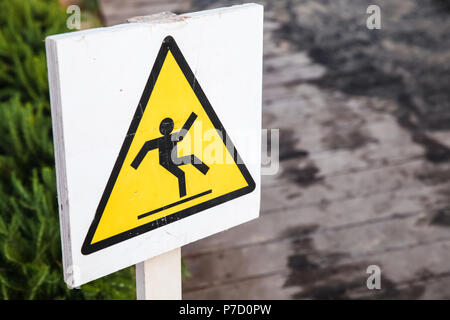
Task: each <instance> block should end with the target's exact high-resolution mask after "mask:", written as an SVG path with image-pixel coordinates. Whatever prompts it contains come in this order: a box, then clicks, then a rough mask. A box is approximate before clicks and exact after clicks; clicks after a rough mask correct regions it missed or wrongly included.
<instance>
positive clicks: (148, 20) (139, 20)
mask: <svg viewBox="0 0 450 320" xmlns="http://www.w3.org/2000/svg"><path fill="white" fill-rule="evenodd" d="M254 8H260V9H261V10H262V8H263V5H261V4H257V3H245V4H241V5H234V6H229V7H222V8H216V9H210V10H203V11H197V12H191V13H183V14H179V15H176V14H172V13H170V12H162V13H158V14H154V15H150V16H143V17H133V18H130V19H128V23H122V24H117V25H114V26H109V27H100V28H93V29H87V30H81V31H75V32H67V33H61V34H55V35H50V36H47V37H46V39H45V40H46V41H59V40H64V39H73V38H77V37H82V36H86V35H94V34H101V33H104V32H110V31H120V30H122V29H130V28H140V27H142V26H143V25H161V24H171V23H179V22H182V21H188V20H190V19H195V18H200V17H205V16H212V15H222V14H224V13H230V12H234V11H236V10H242V9H254Z"/></svg>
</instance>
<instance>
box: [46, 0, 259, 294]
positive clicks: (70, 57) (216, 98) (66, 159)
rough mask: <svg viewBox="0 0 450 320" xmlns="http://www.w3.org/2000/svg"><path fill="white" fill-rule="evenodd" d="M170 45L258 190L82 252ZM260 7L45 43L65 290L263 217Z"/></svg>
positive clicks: (52, 38)
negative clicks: (172, 42)
mask: <svg viewBox="0 0 450 320" xmlns="http://www.w3.org/2000/svg"><path fill="white" fill-rule="evenodd" d="M168 35H170V36H172V37H174V38H175V39H176V41H177V44H178V46H179V47H180V49H181V50H182V53H183V55H184V57H185V58H186V60H187V62H188V64H189V66H190V67H191V69H192V71H193V72H194V74H195V77H196V78H197V79H198V81H199V83H200V84H201V86H202V89H203V91H204V92H205V94H206V96H207V98H208V100H209V101H210V103H211V105H212V107H213V109H214V111H215V112H216V114H217V116H218V118H219V119H220V121H221V122H222V124H223V125H224V127H225V128H226V130H227V133H228V135H229V136H230V137H231V139H232V141H233V142H234V145H235V147H236V148H237V150H238V151H239V153H240V156H241V158H242V159H243V162H244V163H245V165H246V166H247V168H248V170H249V172H250V174H251V176H252V177H253V179H254V180H255V183H256V189H255V190H254V191H253V192H251V193H249V194H247V195H244V196H242V197H239V198H237V199H234V200H232V201H229V202H226V203H223V204H221V205H219V206H216V207H213V208H210V209H207V210H204V211H202V212H199V213H197V214H194V215H192V216H189V217H186V218H184V219H181V220H179V221H177V222H173V223H171V224H168V225H165V226H163V227H160V228H157V229H155V230H152V231H149V232H147V233H144V234H142V235H139V236H137V237H134V238H131V239H129V240H126V241H124V242H121V243H118V244H115V245H113V246H110V247H107V248H104V249H102V250H100V251H98V252H95V253H92V254H89V255H83V254H82V253H81V246H82V244H83V241H84V238H85V237H86V233H87V231H88V229H89V227H90V224H91V222H92V220H93V218H94V215H95V211H96V208H97V206H98V202H99V199H100V198H101V196H102V193H103V191H104V188H105V186H106V183H107V181H108V178H109V175H110V174H111V170H112V168H113V166H114V162H115V160H116V158H117V155H118V153H119V150H120V148H121V146H122V143H123V139H124V136H125V134H126V132H127V130H128V127H129V125H130V123H131V120H132V117H133V114H134V112H135V109H136V106H137V104H138V102H139V99H140V97H141V95H142V92H143V90H144V86H145V84H146V82H147V78H148V76H149V73H150V70H151V69H152V66H153V64H154V62H155V58H156V55H157V53H158V50H159V48H160V46H161V43H162V41H163V40H164V38H165V37H166V36H168ZM262 42H263V7H262V6H261V5H257V4H245V5H241V6H233V7H228V8H222V9H214V10H208V11H202V12H197V13H190V14H183V15H179V16H176V17H168V18H167V19H164V20H157V21H154V22H151V21H150V22H139V23H128V24H122V25H118V26H114V27H108V28H98V29H92V30H86V31H79V32H74V33H68V34H62V35H55V36H50V37H48V38H47V39H46V47H47V61H48V70H49V82H50V97H51V109H52V119H53V120H52V121H53V135H54V142H55V158H56V169H57V185H58V201H59V209H60V220H61V238H62V246H63V263H64V278H65V281H66V283H67V284H68V285H69V286H70V287H77V286H80V285H82V284H84V283H86V282H89V281H92V280H94V279H97V278H100V277H102V276H105V275H107V274H109V273H112V272H115V271H117V270H120V269H122V268H125V267H128V266H131V265H134V264H136V263H139V262H141V261H144V260H146V259H149V258H151V257H154V256H156V255H160V254H162V253H165V252H168V251H170V250H173V249H175V248H179V247H181V246H183V245H186V244H188V243H190V242H193V241H196V240H199V239H201V238H204V237H207V236H209V235H212V234H215V233H217V232H220V231H223V230H226V229H228V228H231V227H234V226H236V225H239V224H241V223H244V222H246V221H249V220H251V219H254V218H256V217H258V215H259V203H260V164H261V88H262Z"/></svg>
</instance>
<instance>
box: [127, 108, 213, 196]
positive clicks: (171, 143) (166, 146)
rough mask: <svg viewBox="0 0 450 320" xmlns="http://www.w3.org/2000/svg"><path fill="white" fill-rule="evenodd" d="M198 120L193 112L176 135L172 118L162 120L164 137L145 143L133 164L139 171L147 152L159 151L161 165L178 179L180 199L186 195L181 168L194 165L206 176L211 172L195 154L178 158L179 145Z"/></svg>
mask: <svg viewBox="0 0 450 320" xmlns="http://www.w3.org/2000/svg"><path fill="white" fill-rule="evenodd" d="M196 119H197V115H196V114H195V113H194V112H192V113H191V115H190V116H189V118H188V119H187V120H186V122H185V124H184V125H183V128H182V129H181V130H180V131H177V132H175V133H171V132H172V131H173V127H174V123H173V120H172V119H171V118H165V119H164V120H162V121H161V123H160V125H159V132H161V134H162V135H163V136H162V137H159V138H156V139H153V140H149V141H147V142H145V143H144V145H143V146H142V148H141V150H140V151H139V153H138V154H137V156H136V157H135V158H134V160H133V162H132V163H131V166H132V167H133V168H134V169H137V168H138V167H139V165H140V164H141V162H142V160H144V158H145V156H146V155H147V152H149V151H151V150H153V149H158V150H159V164H160V165H161V166H162V167H164V168H165V169H166V170H168V171H169V172H170V173H172V174H173V175H174V176H175V177H177V179H178V188H179V192H180V198H182V197H184V196H185V195H186V177H185V173H184V171H183V170H181V169H180V168H179V166H181V165H185V164H192V165H193V166H194V167H195V168H196V169H197V170H198V171H200V172H201V173H203V174H204V175H205V174H206V173H207V172H208V170H209V167H208V166H207V165H206V164H205V163H203V162H202V161H201V160H200V159H199V158H197V157H196V156H195V155H193V154H192V155H188V156H183V157H178V152H177V143H178V142H180V141H181V140H183V138H184V136H185V135H186V134H187V132H188V130H189V129H190V128H191V126H192V125H193V123H194V121H195V120H196ZM172 155H173V157H172ZM173 158H174V159H173ZM174 160H175V161H174Z"/></svg>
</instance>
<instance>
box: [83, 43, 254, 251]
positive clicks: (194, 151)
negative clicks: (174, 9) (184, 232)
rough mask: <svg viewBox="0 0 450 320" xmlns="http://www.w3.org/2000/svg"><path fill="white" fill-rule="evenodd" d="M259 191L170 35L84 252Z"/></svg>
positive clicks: (96, 216)
mask: <svg viewBox="0 0 450 320" xmlns="http://www.w3.org/2000/svg"><path fill="white" fill-rule="evenodd" d="M155 79H156V81H155ZM163 120H164V121H163ZM171 122H172V124H173V129H172V124H171ZM160 127H168V128H169V129H168V130H167V131H168V132H166V133H165V134H163V131H161V130H163V129H160ZM183 128H184V129H185V130H182V129H183ZM180 133H184V135H183V134H180ZM168 134H171V136H170V141H174V140H175V142H173V144H176V148H177V149H175V151H176V156H174V155H170V157H171V158H170V159H172V160H170V159H168V158H167V154H168V153H167V145H168V144H167V141H168V140H167V139H168V138H167V137H168V136H169V135H168ZM180 136H182V137H183V138H182V139H181V141H178V140H179V139H177V138H179V137H180ZM170 151H172V152H173V149H170ZM192 155H193V156H194V157H195V160H194V163H181V164H180V162H179V161H177V160H178V159H181V157H185V158H183V159H186V157H188V159H190V161H192V159H193V157H192ZM174 161H175V162H176V164H175V165H174ZM173 167H175V169H174V168H173ZM174 171H175V173H174ZM180 171H181V172H184V179H182V178H180V173H179V172H180ZM177 172H178V173H177ZM180 179H181V180H183V181H184V183H183V182H180ZM180 184H181V185H180ZM183 186H184V188H183ZM254 187H255V184H254V181H253V179H252V177H251V175H250V174H249V172H248V170H247V168H246V167H245V165H244V164H243V162H242V160H241V158H240V157H239V154H238V153H237V150H236V149H235V148H234V146H233V144H232V142H231V140H230V138H229V137H228V135H227V134H226V132H225V129H224V128H223V126H222V124H221V123H220V120H219V119H218V118H217V115H216V114H215V112H214V110H213V109H212V107H211V105H210V103H209V102H208V100H207V98H206V96H205V94H204V93H203V91H202V89H201V87H200V85H199V84H198V82H197V80H196V78H195V76H194V74H193V73H192V71H191V70H190V68H189V66H188V64H187V62H186V60H185V59H184V57H183V55H182V54H181V51H180V50H179V48H178V46H177V44H176V43H175V41H174V39H173V38H172V37H170V36H169V37H167V38H166V39H165V40H164V42H163V44H162V46H161V49H160V51H159V53H158V57H157V58H156V62H155V64H154V67H153V69H152V72H151V74H150V77H149V80H148V83H147V86H146V88H145V90H144V93H143V95H142V98H141V102H140V104H139V106H138V108H137V110H136V114H135V116H134V119H133V122H132V123H131V125H130V129H129V131H128V133H127V136H126V138H125V141H124V143H123V146H122V149H121V151H120V154H119V156H118V159H117V161H116V164H115V166H114V169H113V171H112V173H111V177H110V179H109V181H108V184H107V186H106V188H105V191H104V194H103V197H102V199H101V200H100V204H99V207H98V209H97V212H96V215H95V218H94V221H93V222H92V225H91V228H90V229H89V232H88V234H87V236H86V239H85V242H84V244H83V248H82V252H83V254H89V253H92V252H95V251H97V250H100V249H103V248H105V247H108V246H110V245H113V244H115V243H118V242H121V241H124V240H127V239H129V238H131V237H134V236H137V235H139V234H142V233H144V232H147V231H150V230H152V229H155V228H157V227H160V226H163V225H166V224H167V223H171V222H174V221H177V220H179V219H182V218H184V217H187V216H189V215H192V214H195V213H197V212H200V211H202V210H205V209H208V208H210V207H213V206H215V205H219V204H221V203H223V202H226V201H229V200H232V199H234V198H236V197H239V196H242V195H244V194H247V193H249V192H251V191H253V190H254ZM182 189H184V190H182Z"/></svg>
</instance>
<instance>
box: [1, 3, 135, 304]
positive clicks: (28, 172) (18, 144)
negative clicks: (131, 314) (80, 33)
mask: <svg viewBox="0 0 450 320" xmlns="http://www.w3.org/2000/svg"><path fill="white" fill-rule="evenodd" d="M67 31H68V30H66V14H65V12H64V11H63V10H62V9H61V8H60V7H59V5H58V3H57V1H56V0H55V1H49V0H0V298H1V299H133V298H134V297H135V287H134V268H128V269H124V270H122V271H119V272H116V273H115V274H113V275H110V276H107V277H104V278H102V279H100V280H97V281H94V282H91V283H89V284H86V285H84V286H82V288H81V289H80V290H69V289H68V288H67V287H66V285H65V284H64V281H63V274H62V262H61V246H60V234H59V218H58V210H57V201H56V187H55V184H56V183H55V169H54V158H53V142H52V135H51V118H50V110H49V101H48V84H47V69H46V58H45V49H44V39H45V37H46V36H47V35H50V34H55V33H61V32H67Z"/></svg>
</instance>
